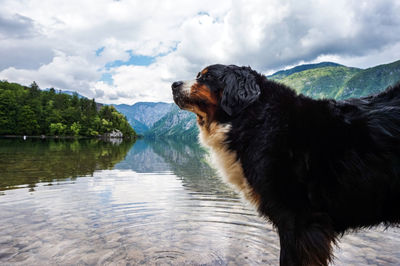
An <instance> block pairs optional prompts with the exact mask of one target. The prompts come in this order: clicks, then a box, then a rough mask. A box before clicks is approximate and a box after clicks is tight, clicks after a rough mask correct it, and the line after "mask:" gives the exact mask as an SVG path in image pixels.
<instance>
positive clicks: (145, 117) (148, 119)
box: [114, 102, 173, 135]
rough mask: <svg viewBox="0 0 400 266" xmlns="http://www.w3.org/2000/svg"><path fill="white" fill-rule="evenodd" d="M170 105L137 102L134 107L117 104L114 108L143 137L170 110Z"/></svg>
mask: <svg viewBox="0 0 400 266" xmlns="http://www.w3.org/2000/svg"><path fill="white" fill-rule="evenodd" d="M172 105H173V104H172V103H163V102H157V103H154V102H137V103H135V104H134V105H127V104H118V105H114V107H115V108H116V109H117V110H118V111H119V112H121V113H122V114H124V115H125V116H126V118H127V119H128V122H129V123H130V124H131V125H132V127H133V128H134V129H135V131H136V132H137V133H138V134H140V135H143V134H145V133H146V132H147V131H148V130H149V129H150V128H151V127H152V126H153V125H154V123H155V122H157V121H158V120H160V119H161V118H162V117H163V116H164V115H166V114H167V113H168V112H169V111H170V110H171V106H172Z"/></svg>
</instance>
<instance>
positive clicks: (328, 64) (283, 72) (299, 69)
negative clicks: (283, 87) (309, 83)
mask: <svg viewBox="0 0 400 266" xmlns="http://www.w3.org/2000/svg"><path fill="white" fill-rule="evenodd" d="M337 66H343V65H340V64H337V63H333V62H321V63H317V64H305V65H299V66H295V67H293V68H290V69H287V70H280V71H278V72H275V73H274V74H272V75H271V76H269V78H271V79H283V78H285V77H287V76H289V75H292V74H294V73H298V72H302V71H305V70H309V69H314V68H322V67H337Z"/></svg>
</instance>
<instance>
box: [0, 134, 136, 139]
mask: <svg viewBox="0 0 400 266" xmlns="http://www.w3.org/2000/svg"><path fill="white" fill-rule="evenodd" d="M0 138H5V139H20V138H21V139H24V140H25V139H28V138H29V139H121V140H125V139H137V138H124V137H105V136H94V137H86V136H47V135H39V136H31V135H0Z"/></svg>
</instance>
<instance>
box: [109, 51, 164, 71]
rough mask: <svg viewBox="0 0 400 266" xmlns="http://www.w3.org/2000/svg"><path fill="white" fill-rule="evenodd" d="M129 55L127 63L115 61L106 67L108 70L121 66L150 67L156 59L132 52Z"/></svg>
mask: <svg viewBox="0 0 400 266" xmlns="http://www.w3.org/2000/svg"><path fill="white" fill-rule="evenodd" d="M127 52H128V53H129V59H128V60H127V61H122V60H115V61H113V62H109V63H107V64H106V65H105V67H106V69H110V68H113V67H119V66H131V65H134V66H148V65H150V64H152V63H153V62H154V60H155V59H156V57H153V56H145V55H135V54H133V53H132V51H127Z"/></svg>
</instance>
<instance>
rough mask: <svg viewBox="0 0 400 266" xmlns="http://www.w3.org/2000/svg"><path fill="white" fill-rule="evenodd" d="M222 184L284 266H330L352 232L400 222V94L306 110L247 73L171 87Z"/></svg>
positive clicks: (225, 71)
mask: <svg viewBox="0 0 400 266" xmlns="http://www.w3.org/2000/svg"><path fill="white" fill-rule="evenodd" d="M172 90H173V96H174V101H175V103H176V104H177V105H178V106H179V107H180V108H182V109H185V110H189V111H192V112H194V113H195V114H196V115H197V122H198V125H199V128H200V140H201V142H202V143H203V144H204V145H206V146H208V147H210V150H211V152H212V153H213V155H214V158H215V161H216V163H217V164H218V165H219V169H220V171H221V174H222V176H223V177H224V178H225V179H226V180H227V181H228V182H229V183H231V184H233V185H234V186H235V187H236V188H237V189H238V190H239V191H241V192H242V194H243V195H244V197H245V198H247V199H248V200H250V201H251V202H252V203H253V204H254V205H255V206H256V207H257V209H258V211H259V212H260V213H261V215H262V216H264V217H266V218H268V219H269V220H270V221H271V222H272V224H273V225H274V226H275V227H276V228H277V231H278V233H279V237H280V245H281V255H280V264H281V265H327V264H328V262H329V261H331V259H332V244H333V243H335V242H336V240H337V238H338V237H339V236H341V235H342V234H343V233H345V232H346V231H347V230H349V229H357V228H368V227H371V226H375V225H378V224H380V223H383V224H385V225H387V226H389V225H394V224H397V223H399V222H400V84H398V85H396V86H394V87H389V88H388V89H386V91H384V92H382V93H381V94H378V95H374V96H369V97H365V98H360V99H349V100H345V101H335V100H313V99H311V98H308V97H305V96H303V95H296V93H295V92H294V91H293V90H292V89H290V88H288V87H286V86H284V85H282V84H279V83H276V82H273V81H269V80H267V79H266V77H265V76H263V75H260V74H258V73H257V72H255V71H253V70H252V69H250V68H249V67H237V66H232V65H231V66H224V65H212V66H209V67H207V68H205V69H204V70H203V71H201V72H200V73H199V74H198V76H197V78H196V80H194V81H189V82H182V81H178V82H174V83H173V84H172Z"/></svg>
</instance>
